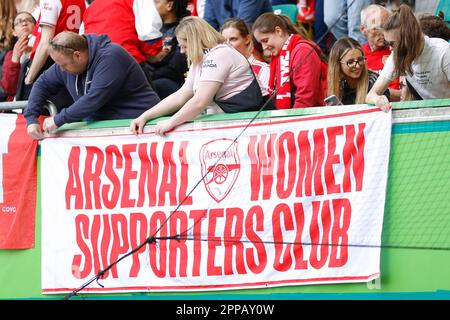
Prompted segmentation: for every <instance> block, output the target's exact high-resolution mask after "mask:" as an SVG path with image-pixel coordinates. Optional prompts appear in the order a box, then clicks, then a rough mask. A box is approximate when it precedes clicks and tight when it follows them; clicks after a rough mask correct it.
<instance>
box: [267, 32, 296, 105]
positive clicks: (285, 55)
mask: <svg viewBox="0 0 450 320" xmlns="http://www.w3.org/2000/svg"><path fill="white" fill-rule="evenodd" d="M301 39H302V38H301V37H300V36H299V35H297V34H291V35H290V36H289V38H288V39H287V40H286V42H285V43H284V45H283V47H282V48H281V50H280V52H278V54H277V55H276V56H272V57H271V58H270V77H269V93H270V94H272V93H273V92H274V91H275V89H276V90H277V96H276V100H275V104H276V107H277V109H290V108H292V106H291V80H290V76H291V74H290V73H291V68H290V67H291V63H290V59H291V51H292V49H293V48H294V47H295V46H296V45H297V43H298V42H299V41H300V40H301ZM275 85H276V87H275ZM280 85H281V87H280Z"/></svg>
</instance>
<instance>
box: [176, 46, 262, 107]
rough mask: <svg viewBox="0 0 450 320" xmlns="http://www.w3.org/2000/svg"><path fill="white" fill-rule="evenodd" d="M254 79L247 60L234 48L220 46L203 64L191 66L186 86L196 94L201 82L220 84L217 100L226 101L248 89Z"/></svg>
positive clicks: (205, 57)
mask: <svg viewBox="0 0 450 320" xmlns="http://www.w3.org/2000/svg"><path fill="white" fill-rule="evenodd" d="M253 79H254V76H253V73H252V70H251V69H250V64H249V62H248V61H247V59H246V58H245V57H244V56H243V55H242V54H240V53H239V51H237V50H236V49H234V48H233V47H231V46H229V45H226V44H220V45H218V46H216V47H214V48H212V49H211V50H210V51H209V52H208V53H207V54H206V55H205V56H204V58H203V61H202V63H197V64H192V65H191V67H190V68H189V73H188V76H187V78H186V82H185V83H184V86H185V87H187V88H189V89H190V90H192V91H193V92H194V93H195V91H197V89H198V88H199V84H200V82H201V81H216V82H220V83H222V86H221V87H220V88H219V90H218V91H217V93H216V99H219V100H226V99H228V98H231V97H232V96H234V95H236V94H238V93H240V92H242V91H243V90H244V89H246V88H247V87H248V86H249V85H250V83H251V82H252V81H253Z"/></svg>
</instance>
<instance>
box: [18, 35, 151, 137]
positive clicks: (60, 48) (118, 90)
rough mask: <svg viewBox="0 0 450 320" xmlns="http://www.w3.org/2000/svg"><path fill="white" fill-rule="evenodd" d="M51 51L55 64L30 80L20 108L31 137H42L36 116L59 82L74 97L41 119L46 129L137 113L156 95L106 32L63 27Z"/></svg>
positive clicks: (131, 58) (140, 112) (136, 67)
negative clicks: (78, 31) (24, 104)
mask: <svg viewBox="0 0 450 320" xmlns="http://www.w3.org/2000/svg"><path fill="white" fill-rule="evenodd" d="M49 55H50V56H51V58H52V59H53V60H54V61H55V64H54V65H52V66H51V67H50V68H49V69H48V70H46V71H45V72H44V73H43V74H42V75H41V76H40V77H39V78H38V80H37V81H36V83H35V84H34V85H33V89H32V90H31V94H30V98H29V99H28V106H27V108H26V109H25V111H24V116H25V118H26V120H27V125H28V127H27V130H28V134H29V135H30V136H31V137H32V138H33V139H42V138H43V132H42V129H41V127H40V125H39V122H38V117H39V115H41V113H42V111H43V106H44V104H45V102H46V100H47V99H48V98H49V97H50V96H51V95H52V94H55V93H56V92H58V90H60V89H61V88H66V89H67V90H68V91H69V93H70V95H71V96H72V98H73V100H74V103H73V104H72V105H70V106H69V107H67V108H65V109H62V110H60V111H59V112H58V114H56V115H55V116H54V117H49V118H46V119H45V120H44V123H43V130H44V131H45V132H47V133H50V132H51V131H53V130H55V129H56V128H58V127H60V126H62V125H63V124H65V123H71V122H76V121H94V120H112V119H131V118H135V117H137V116H139V115H141V114H142V113H143V112H144V111H146V110H148V109H149V108H151V107H153V106H154V105H155V104H157V103H158V102H159V101H160V100H159V97H158V96H157V94H156V93H155V92H154V91H153V89H152V88H151V87H150V85H149V84H148V81H147V80H146V77H145V75H144V72H143V71H142V69H141V67H140V66H139V64H138V63H137V62H136V60H135V59H133V57H132V56H131V55H129V54H128V53H127V52H126V51H125V49H123V48H122V47H121V46H119V45H117V44H114V43H111V40H110V39H109V38H108V36H106V35H99V36H98V35H93V34H89V35H83V36H80V35H78V34H76V33H73V32H62V33H60V34H58V35H57V36H55V37H54V38H53V39H52V40H51V41H50V43H49Z"/></svg>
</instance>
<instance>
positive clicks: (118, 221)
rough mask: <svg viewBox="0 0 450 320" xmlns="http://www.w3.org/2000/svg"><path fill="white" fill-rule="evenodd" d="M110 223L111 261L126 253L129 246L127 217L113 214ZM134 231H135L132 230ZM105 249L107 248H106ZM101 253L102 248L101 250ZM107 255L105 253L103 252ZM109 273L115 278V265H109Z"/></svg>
mask: <svg viewBox="0 0 450 320" xmlns="http://www.w3.org/2000/svg"><path fill="white" fill-rule="evenodd" d="M111 224H112V230H113V241H112V247H111V259H110V261H111V262H114V261H116V260H117V259H119V257H120V256H122V255H124V254H126V253H127V252H128V248H129V247H130V243H129V241H128V232H127V227H128V223H127V217H126V216H125V215H123V214H114V215H112V216H111ZM133 233H135V232H133ZM106 250H107V248H106ZM102 254H104V253H103V250H102ZM104 255H105V256H107V253H106V254H104ZM111 273H112V276H113V278H117V277H118V276H117V265H114V266H112V267H111Z"/></svg>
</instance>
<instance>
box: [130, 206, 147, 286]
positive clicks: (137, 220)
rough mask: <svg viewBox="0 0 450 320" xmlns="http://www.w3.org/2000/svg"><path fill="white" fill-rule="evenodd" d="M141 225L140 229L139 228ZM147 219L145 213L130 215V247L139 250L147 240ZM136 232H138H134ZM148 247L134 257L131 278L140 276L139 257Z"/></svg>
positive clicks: (140, 250)
mask: <svg viewBox="0 0 450 320" xmlns="http://www.w3.org/2000/svg"><path fill="white" fill-rule="evenodd" d="M138 224H139V227H138ZM147 228H148V227H147V217H146V216H145V214H143V213H139V212H136V213H132V214H130V247H131V248H137V247H138V246H139V245H140V244H141V243H143V242H144V241H145V239H147V237H148V235H147ZM134 230H136V231H134ZM146 249H147V248H146V246H143V247H142V248H140V249H139V250H138V251H136V253H134V254H133V255H132V258H133V263H132V265H131V269H130V274H129V276H130V277H131V278H135V277H137V276H138V273H139V270H140V268H141V263H140V261H139V255H140V254H142V253H144V252H145V250H146Z"/></svg>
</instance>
